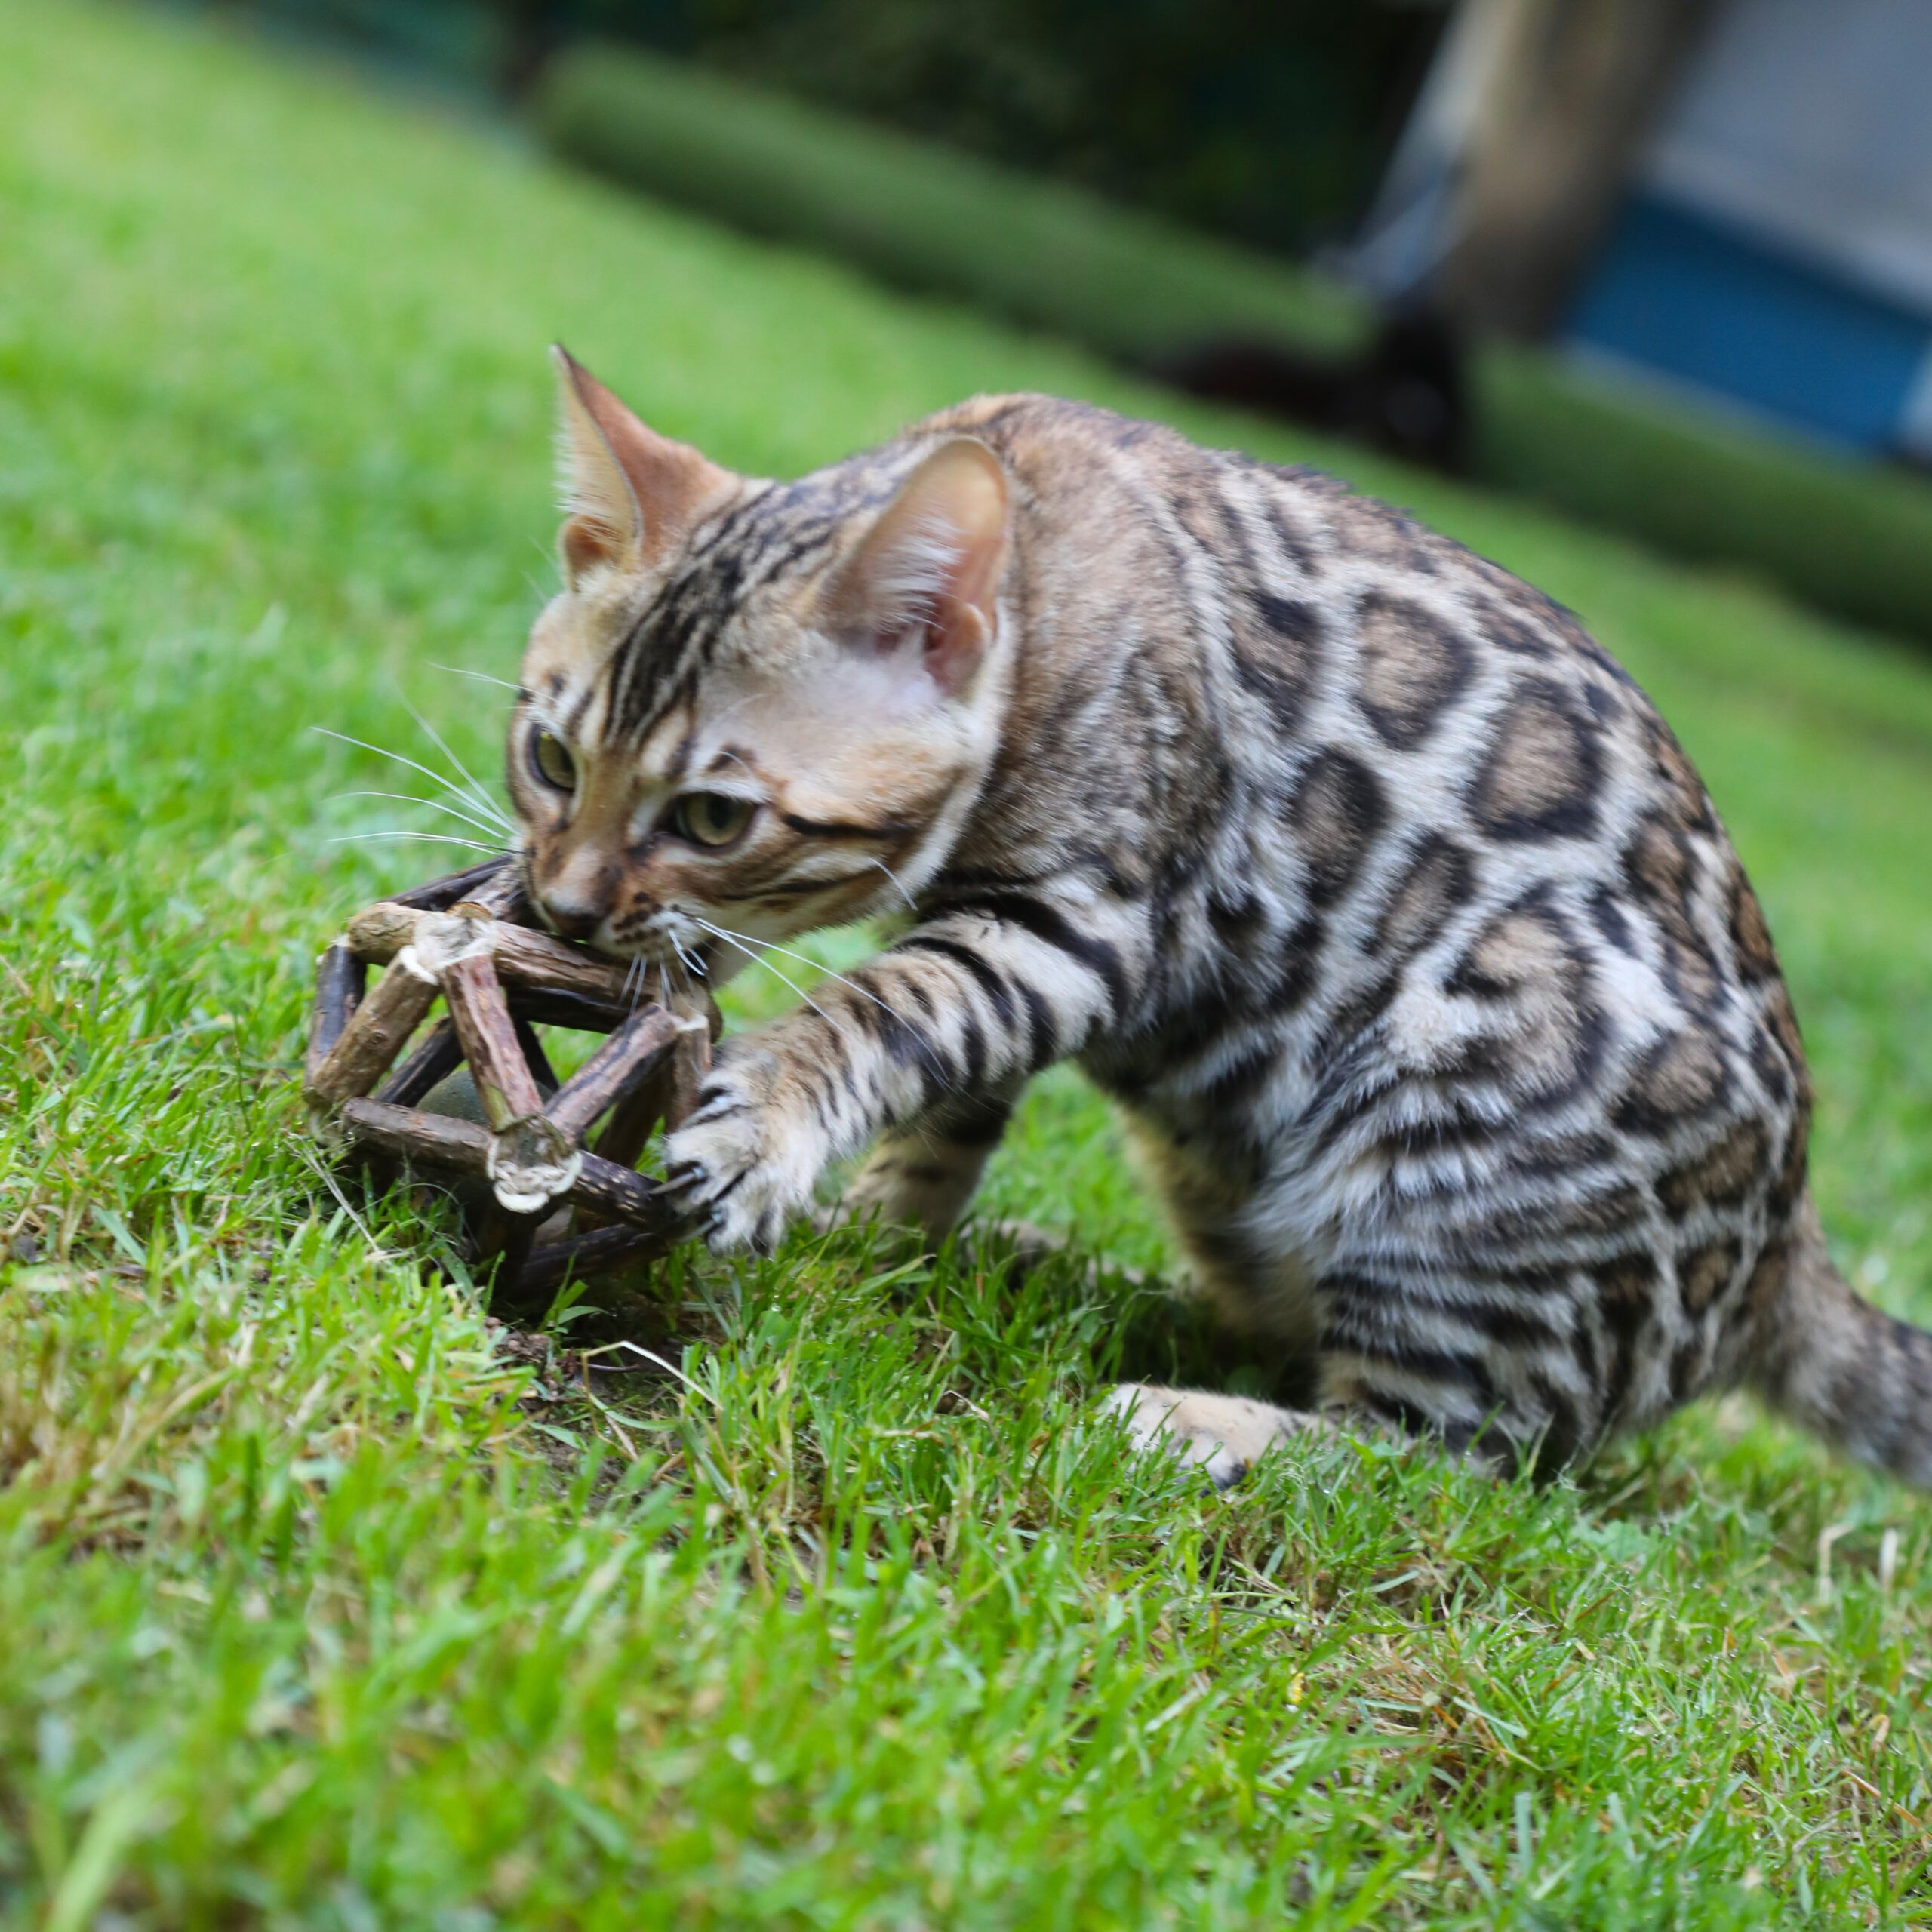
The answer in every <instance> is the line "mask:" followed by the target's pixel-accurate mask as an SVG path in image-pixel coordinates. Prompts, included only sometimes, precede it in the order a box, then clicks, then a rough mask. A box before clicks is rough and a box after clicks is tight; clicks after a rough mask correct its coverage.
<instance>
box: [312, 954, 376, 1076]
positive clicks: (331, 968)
mask: <svg viewBox="0 0 1932 1932" xmlns="http://www.w3.org/2000/svg"><path fill="white" fill-rule="evenodd" d="M368 978H369V969H368V967H367V966H365V964H363V963H362V961H361V960H359V959H358V958H356V957H355V955H354V954H353V953H352V952H350V951H349V948H348V947H347V946H331V947H330V948H329V949H328V951H327V952H325V953H324V954H323V955H322V956H321V958H320V959H318V961H316V962H315V1003H314V1004H312V1006H311V1007H310V1008H309V1051H308V1057H307V1059H306V1063H305V1071H304V1073H303V1078H304V1080H305V1081H312V1080H313V1079H314V1078H315V1075H317V1073H318V1072H320V1071H321V1065H322V1063H323V1062H324V1061H325V1060H327V1059H328V1057H329V1055H330V1054H331V1053H332V1052H334V1050H335V1044H336V1042H337V1041H338V1040H340V1038H342V1035H343V1029H344V1028H345V1027H346V1026H348V1024H349V1020H350V1019H351V1017H352V1016H353V1015H354V1014H355V1009H356V1008H358V1006H359V1005H361V1003H362V994H363V989H364V988H365V986H367V984H368Z"/></svg>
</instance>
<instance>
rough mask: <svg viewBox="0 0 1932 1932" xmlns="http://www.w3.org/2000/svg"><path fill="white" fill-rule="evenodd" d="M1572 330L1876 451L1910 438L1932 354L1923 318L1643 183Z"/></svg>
mask: <svg viewBox="0 0 1932 1932" xmlns="http://www.w3.org/2000/svg"><path fill="white" fill-rule="evenodd" d="M1571 335H1572V337H1573V338H1574V340H1576V341H1577V342H1578V343H1580V344H1583V345H1586V346H1589V347H1591V348H1595V349H1604V350H1607V351H1609V352H1611V353H1613V354H1614V355H1617V356H1618V357H1620V358H1623V359H1625V360H1627V361H1632V362H1636V363H1641V364H1644V365H1647V366H1648V367H1650V368H1654V369H1656V370H1658V371H1661V372H1663V374H1666V375H1669V376H1674V377H1679V378H1681V379H1682V380H1684V381H1686V382H1689V383H1696V384H1697V385H1698V386H1700V387H1702V388H1704V389H1711V390H1715V392H1717V393H1718V394H1719V395H1727V396H1730V397H1732V398H1735V399H1736V400H1737V401H1740V402H1743V403H1746V404H1749V405H1752V406H1753V407H1755V408H1758V409H1761V410H1764V411H1769V412H1770V413H1771V414H1774V415H1777V416H1780V417H1784V418H1786V420H1789V421H1792V422H1794V423H1800V424H1802V425H1804V426H1806V427H1807V428H1809V429H1813V430H1815V431H1817V432H1820V434H1822V435H1826V436H1829V437H1832V438H1836V439H1838V440H1839V441H1844V442H1848V443H1852V444H1855V445H1858V446H1859V447H1860V448H1867V449H1884V448H1889V447H1890V446H1891V445H1893V444H1894V442H1896V441H1898V440H1899V439H1900V435H1901V433H1902V431H1903V428H1904V421H1905V418H1906V414H1907V410H1906V405H1907V402H1908V399H1909V398H1910V396H1911V395H1912V389H1913V386H1914V384H1915V381H1916V380H1918V377H1919V374H1920V371H1921V368H1922V367H1923V366H1924V364H1925V361H1926V358H1927V351H1928V349H1932V321H1928V320H1927V318H1926V317H1924V316H1923V315H1918V314H1917V313H1915V312H1913V311H1912V310H1911V309H1908V308H1906V307H1905V306H1902V305H1898V304H1894V303H1888V302H1886V301H1884V300H1881V299H1880V298H1879V297H1875V296H1873V295H1870V294H1866V293H1865V292H1864V291H1862V290H1860V289H1858V288H1854V287H1852V286H1850V285H1847V282H1846V281H1844V280H1843V279H1841V278H1839V277H1838V276H1835V275H1829V274H1826V273H1824V272H1820V271H1819V270H1817V269H1813V268H1811V267H1810V266H1808V265H1807V263H1804V261H1802V260H1800V259H1798V258H1797V257H1794V256H1792V255H1789V254H1785V253H1783V252H1782V251H1779V250H1777V249H1775V248H1771V247H1769V246H1767V245H1765V244H1764V243H1762V242H1759V241H1758V240H1757V239H1756V238H1754V237H1752V235H1749V234H1748V233H1746V232H1743V231H1741V230H1740V229H1736V228H1733V227H1731V226H1728V225H1727V224H1724V223H1719V222H1717V221H1714V220H1711V219H1710V218H1709V217H1707V216H1705V215H1703V214H1697V213H1695V212H1694V211H1690V210H1689V209H1687V208H1682V207H1681V206H1675V205H1672V204H1671V203H1669V202H1666V201H1663V200H1661V199H1660V198H1657V197H1655V196H1654V195H1647V194H1644V193H1642V192H1639V193H1638V195H1636V196H1635V198H1633V199H1632V201H1631V202H1630V203H1629V205H1628V206H1627V207H1626V209H1625V211H1624V212H1623V216H1622V217H1621V219H1620V220H1619V222H1618V223H1617V227H1616V229H1615V230H1614V232H1613V234H1612V235H1611V241H1610V245H1609V246H1608V248H1607V249H1606V250H1605V251H1604V254H1602V256H1601V257H1600V258H1599V260H1598V263H1597V266H1596V269H1595V272H1594V273H1593V274H1592V276H1591V278H1590V280H1589V282H1588V284H1587V285H1586V287H1585V289H1584V291H1583V298H1582V300H1581V301H1580V303H1579V305H1578V306H1577V312H1576V314H1575V315H1574V318H1573V320H1572V321H1571Z"/></svg>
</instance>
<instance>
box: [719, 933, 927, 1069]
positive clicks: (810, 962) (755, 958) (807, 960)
mask: <svg viewBox="0 0 1932 1932" xmlns="http://www.w3.org/2000/svg"><path fill="white" fill-rule="evenodd" d="M685 917H686V918H688V919H690V920H691V921H692V923H693V924H696V925H700V926H702V927H703V928H704V930H705V931H706V932H708V933H710V934H714V935H715V937H718V938H719V939H721V940H724V942H725V943H726V944H727V945H728V946H736V947H737V949H738V950H739V951H740V952H742V953H743V955H745V957H746V958H747V959H749V960H750V961H751V962H752V964H753V965H755V966H762V967H763V968H764V970H765V971H767V972H768V973H769V974H772V975H773V976H774V977H775V978H777V979H778V980H782V981H783V983H784V984H785V985H786V986H790V987H791V989H792V991H793V992H795V993H797V994H798V997H799V998H801V999H802V1000H804V1001H805V1004H807V1005H808V1006H809V1007H810V1008H811V1010H812V1011H814V1013H816V1014H818V1015H819V1016H820V1018H821V1019H823V1020H826V1023H827V1024H828V1025H829V1023H830V1016H829V1014H826V1011H825V1009H824V1008H823V1007H822V1006H820V1005H819V1004H817V1001H814V1000H811V999H807V998H805V995H804V992H802V991H801V989H800V988H799V987H798V986H797V985H796V984H795V983H794V982H793V981H792V980H787V979H786V977H785V975H784V974H783V973H781V972H780V971H779V970H778V968H777V967H776V966H774V965H773V964H772V963H771V961H770V960H768V959H767V958H765V957H764V954H763V953H762V952H752V949H751V948H750V946H747V945H746V944H745V943H744V942H743V940H741V939H740V937H739V936H738V935H737V934H734V933H731V932H729V931H727V930H726V929H725V928H724V927H722V926H714V925H713V924H712V923H711V921H709V919H700V918H699V917H698V915H697V914H696V913H695V912H688V913H687V914H686V915H685ZM765 951H766V952H782V953H783V954H784V955H785V956H786V958H787V959H796V960H798V961H801V962H802V963H803V964H805V965H807V966H817V967H818V968H819V971H820V972H821V973H823V974H824V975H825V976H826V978H827V979H829V980H837V981H838V983H839V984H840V985H841V986H844V987H845V988H847V989H848V990H850V991H851V992H855V993H857V995H859V997H860V998H861V999H869V1000H870V1001H872V1004H873V1005H875V1007H877V1008H878V1010H879V1011H881V1013H890V1012H891V1011H892V1008H891V1007H890V1006H888V1004H886V1002H885V1001H884V1000H882V999H881V998H879V996H878V994H877V993H875V992H868V991H867V990H866V988H865V987H863V986H860V984H859V983H858V982H857V980H848V979H847V978H846V977H845V975H844V974H843V973H835V972H834V971H832V968H830V967H829V966H823V965H820V964H819V961H817V960H816V959H814V958H811V957H810V956H809V955H807V954H805V953H802V952H793V951H792V949H791V948H790V947H789V946H771V945H766V946H765ZM915 1037H917V1035H916V1033H915ZM924 1045H925V1048H926V1057H927V1058H928V1060H931V1063H932V1066H933V1070H934V1072H936V1073H937V1074H938V1075H939V1076H940V1083H941V1084H942V1085H943V1086H946V1087H949V1088H950V1087H952V1086H955V1084H957V1083H956V1082H955V1081H953V1080H952V1078H950V1077H949V1075H948V1072H947V1069H946V1062H945V1061H944V1060H943V1059H942V1058H941V1057H940V1052H939V1049H938V1048H937V1047H935V1046H934V1045H933V1044H931V1041H925V1042H924Z"/></svg>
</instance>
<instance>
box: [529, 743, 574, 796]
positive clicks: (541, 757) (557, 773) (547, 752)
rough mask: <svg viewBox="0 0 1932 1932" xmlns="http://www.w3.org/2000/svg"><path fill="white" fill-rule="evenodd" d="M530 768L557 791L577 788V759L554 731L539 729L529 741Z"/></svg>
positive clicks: (569, 790) (568, 790) (570, 790)
mask: <svg viewBox="0 0 1932 1932" xmlns="http://www.w3.org/2000/svg"><path fill="white" fill-rule="evenodd" d="M530 763H531V769H532V770H533V771H534V772H535V773H536V774H537V777H539V778H540V779H542V780H543V783H545V784H546V785H550V786H555V788H556V789H557V790H558V791H559V792H574V791H575V790H576V789H577V760H576V759H575V758H572V757H571V755H570V750H569V748H568V746H566V745H565V743H564V741H563V740H562V739H561V738H560V737H558V736H557V734H556V733H555V732H554V731H539V732H538V733H537V734H536V735H535V736H534V737H533V738H531V741H530Z"/></svg>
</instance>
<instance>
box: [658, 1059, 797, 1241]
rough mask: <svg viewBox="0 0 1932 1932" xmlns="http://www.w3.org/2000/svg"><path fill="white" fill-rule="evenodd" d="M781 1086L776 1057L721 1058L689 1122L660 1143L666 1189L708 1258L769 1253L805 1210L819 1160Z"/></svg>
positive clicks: (705, 1085)
mask: <svg viewBox="0 0 1932 1932" xmlns="http://www.w3.org/2000/svg"><path fill="white" fill-rule="evenodd" d="M783 1085H784V1081H783V1071H782V1068H781V1066H780V1063H779V1060H778V1059H777V1056H776V1055H775V1054H771V1053H770V1052H768V1051H764V1050H763V1049H756V1050H752V1051H746V1052H740V1053H739V1054H736V1055H734V1056H732V1057H729V1058H726V1057H723V1056H721V1057H720V1060H719V1062H718V1065H717V1066H714V1067H713V1068H712V1071H711V1072H710V1074H709V1075H708V1076H707V1078H706V1081H705V1083H704V1085H703V1088H700V1091H699V1094H698V1104H697V1106H696V1108H694V1109H693V1111H692V1112H691V1115H690V1117H689V1118H688V1119H687V1120H686V1121H685V1124H684V1125H683V1126H682V1127H681V1128H678V1129H677V1130H676V1131H675V1132H674V1133H672V1134H669V1135H667V1136H666V1139H665V1142H664V1185H665V1188H666V1191H667V1192H668V1193H669V1195H670V1198H671V1200H672V1204H673V1205H674V1206H675V1207H678V1208H679V1209H680V1210H681V1211H682V1212H684V1213H685V1214H688V1215H689V1216H690V1217H691V1219H692V1220H694V1221H695V1222H696V1223H697V1226H698V1228H699V1229H700V1232H702V1233H703V1235H704V1238H705V1240H706V1244H707V1245H709V1247H710V1249H711V1251H712V1253H713V1254H735V1253H737V1252H738V1251H740V1250H743V1249H746V1248H749V1249H752V1250H753V1251H755V1252H757V1253H758V1254H770V1253H771V1251H772V1250H773V1249H774V1247H777V1245H778V1243H779V1241H780V1240H781V1239H782V1238H783V1235H784V1233H785V1229H786V1225H787V1224H788V1223H789V1222H790V1221H792V1220H793V1219H795V1217H797V1216H798V1214H800V1213H801V1212H802V1211H803V1210H804V1208H805V1207H808V1205H809V1204H811V1198H812V1184H813V1183H814V1182H815V1181H816V1180H817V1179H818V1175H819V1170H820V1167H822V1166H823V1150H822V1149H820V1146H818V1144H817V1135H816V1134H815V1133H814V1132H813V1131H811V1129H809V1128H806V1127H804V1126H802V1125H801V1124H800V1123H799V1121H798V1119H797V1118H796V1117H795V1115H793V1114H792V1112H790V1111H789V1109H786V1107H785V1106H784V1105H783Z"/></svg>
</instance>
